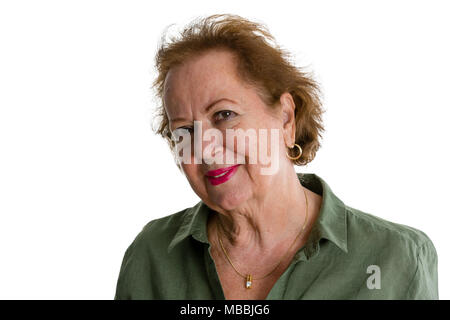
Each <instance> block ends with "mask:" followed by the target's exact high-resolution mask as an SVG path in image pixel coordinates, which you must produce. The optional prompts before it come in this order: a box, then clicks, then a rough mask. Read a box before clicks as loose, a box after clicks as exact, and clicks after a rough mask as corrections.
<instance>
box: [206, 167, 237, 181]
mask: <svg viewBox="0 0 450 320" xmlns="http://www.w3.org/2000/svg"><path fill="white" fill-rule="evenodd" d="M239 166H240V164H237V165H234V166H231V167H227V168H220V169H217V170H211V171H208V172H207V173H206V177H207V178H208V180H209V182H210V183H211V184H212V185H213V186H216V185H219V184H222V183H224V182H226V181H228V180H230V179H231V177H232V176H233V175H234V173H235V172H236V171H237V169H238V167H239Z"/></svg>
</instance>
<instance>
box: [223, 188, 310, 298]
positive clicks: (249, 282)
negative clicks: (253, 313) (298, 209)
mask: <svg viewBox="0 0 450 320" xmlns="http://www.w3.org/2000/svg"><path fill="white" fill-rule="evenodd" d="M303 193H304V194H305V199H306V213H305V221H304V222H303V227H302V229H301V230H300V232H299V233H298V235H297V236H296V237H295V239H294V241H293V242H292V244H291V245H290V246H289V248H288V249H287V251H286V253H285V254H284V255H283V256H282V257H281V260H280V261H279V262H278V263H277V265H276V266H275V268H273V270H272V271H270V272H269V273H267V274H266V275H264V276H263V277H261V278H253V276H252V275H251V274H247V275H244V274H242V273H240V272H239V271H238V270H237V269H236V267H235V266H234V264H233V262H232V261H231V259H230V257H229V256H228V253H227V251H226V250H225V248H224V247H223V243H222V240H221V239H220V237H219V230H218V229H217V239H218V240H219V243H220V247H221V248H222V251H223V253H224V254H225V257H226V258H227V260H228V262H229V263H230V265H231V266H232V267H233V269H234V271H236V273H237V274H238V275H240V276H241V277H243V278H244V279H245V288H246V289H251V287H252V284H253V280H262V279H264V278H267V277H268V276H270V275H271V274H272V273H273V272H274V271H275V270H276V269H277V268H278V266H279V265H280V264H281V262H283V260H284V258H285V257H286V255H287V254H288V253H289V250H290V249H291V248H292V246H293V245H294V243H295V242H297V239H298V238H299V237H300V235H301V234H302V233H303V231H304V230H305V227H306V222H307V221H308V197H307V196H306V192H305V189H304V188H303ZM219 223H220V225H221V227H222V229H223V225H222V223H221V222H220V219H219Z"/></svg>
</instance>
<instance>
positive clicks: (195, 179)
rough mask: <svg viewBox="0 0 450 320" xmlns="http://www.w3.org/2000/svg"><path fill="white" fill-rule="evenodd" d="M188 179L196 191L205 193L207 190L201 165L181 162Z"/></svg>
mask: <svg viewBox="0 0 450 320" xmlns="http://www.w3.org/2000/svg"><path fill="white" fill-rule="evenodd" d="M181 170H182V171H183V173H184V175H185V176H186V179H187V180H188V182H189V184H190V185H191V187H192V189H194V191H195V192H196V193H199V192H200V193H203V192H204V190H205V179H204V177H203V174H202V172H201V170H200V165H196V164H181Z"/></svg>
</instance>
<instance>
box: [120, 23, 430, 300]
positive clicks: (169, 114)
mask: <svg viewBox="0 0 450 320" xmlns="http://www.w3.org/2000/svg"><path fill="white" fill-rule="evenodd" d="M156 65H157V69H158V72H159V74H158V77H157V79H156V80H155V87H156V88H157V91H158V94H159V97H160V98H161V101H162V104H161V107H160V116H161V118H160V122H159V128H158V130H157V132H158V133H159V134H161V135H162V136H163V137H164V138H166V139H167V141H168V142H169V145H170V147H171V150H172V151H173V152H174V155H175V157H176V159H177V164H178V166H179V168H180V169H181V171H182V172H183V174H184V175H185V176H186V178H187V180H188V182H189V184H190V185H191V187H192V189H193V190H194V191H195V193H196V194H197V195H198V196H199V197H200V199H201V201H200V202H199V203H197V204H196V205H195V206H193V207H190V208H187V209H185V210H182V211H180V212H177V213H174V214H171V215H168V216H165V217H163V218H160V219H156V220H152V221H150V222H149V223H148V224H147V225H146V226H145V227H144V228H143V230H142V231H141V232H140V233H139V235H138V236H137V237H136V238H135V240H134V241H133V243H132V244H131V245H130V246H129V248H128V249H127V251H126V253H125V256H124V259H123V263H122V267H121V270H120V274H119V279H118V282H117V290H116V296H115V298H116V299H437V298H438V287H437V254H436V251H435V248H434V246H433V244H432V242H431V241H430V239H429V238H428V237H427V236H426V235H425V234H424V233H423V232H421V231H419V230H417V229H413V228H411V227H407V226H404V225H400V224H395V223H392V222H388V221H385V220H383V219H380V218H378V217H375V216H373V215H370V214H368V213H365V212H362V211H360V210H357V209H354V208H351V207H349V206H347V205H345V204H344V203H343V202H342V201H341V200H340V199H339V198H338V197H337V196H336V195H335V194H334V193H333V191H332V190H331V188H330V187H329V185H328V184H327V183H326V182H325V181H324V180H323V179H322V178H321V177H319V176H318V175H316V174H300V173H296V171H295V170H294V165H305V164H307V163H309V162H310V161H312V160H313V159H314V157H315V154H316V152H317V150H318V148H319V147H320V144H319V138H320V137H321V132H322V131H323V125H322V120H321V116H322V113H323V109H322V107H321V103H320V99H319V96H320V95H319V89H318V86H317V84H316V83H315V82H314V80H313V79H312V78H311V77H309V76H308V75H307V74H306V73H304V72H302V71H301V70H299V69H298V68H296V67H295V66H294V65H293V64H292V63H291V62H290V61H289V59H288V54H287V53H286V52H285V51H283V50H282V49H280V47H279V46H277V45H276V44H275V41H274V39H273V37H272V36H271V34H270V33H269V32H268V31H267V30H266V28H265V27H264V26H262V25H260V24H257V23H254V22H251V21H248V20H245V19H243V18H241V17H239V16H235V15H214V16H210V17H207V18H204V19H201V20H196V21H194V22H193V23H192V24H191V25H189V26H188V27H186V29H185V30H184V31H183V32H182V33H181V34H180V37H179V38H172V39H171V42H163V43H162V44H161V46H160V48H159V51H158V53H157V56H156ZM237 132H238V133H237ZM242 133H244V134H242ZM205 136H206V137H205ZM230 137H231V138H230ZM247 141H248V143H247ZM234 142H236V143H234ZM255 150H256V151H255ZM261 150H262V151H263V152H261ZM181 154H182V155H181ZM267 155H269V156H267ZM264 156H265V157H264Z"/></svg>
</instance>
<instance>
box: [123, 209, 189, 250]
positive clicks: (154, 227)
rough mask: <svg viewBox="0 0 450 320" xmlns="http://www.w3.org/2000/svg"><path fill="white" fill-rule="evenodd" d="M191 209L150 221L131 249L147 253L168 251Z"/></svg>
mask: <svg viewBox="0 0 450 320" xmlns="http://www.w3.org/2000/svg"><path fill="white" fill-rule="evenodd" d="M190 209H192V208H191V207H189V208H185V209H183V210H180V211H178V212H176V213H173V214H170V215H167V216H164V217H161V218H158V219H153V220H150V221H149V222H148V223H147V224H145V225H144V227H143V228H142V230H141V231H140V232H139V233H138V234H137V236H136V238H135V239H134V241H133V242H132V244H131V245H130V248H132V250H146V251H147V250H150V249H152V250H156V249H158V248H164V249H167V246H168V245H169V243H170V242H171V241H172V239H173V238H174V237H175V235H176V234H177V232H178V231H179V229H180V227H182V226H183V225H184V223H185V221H186V217H187V216H188V215H189V214H190Z"/></svg>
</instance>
